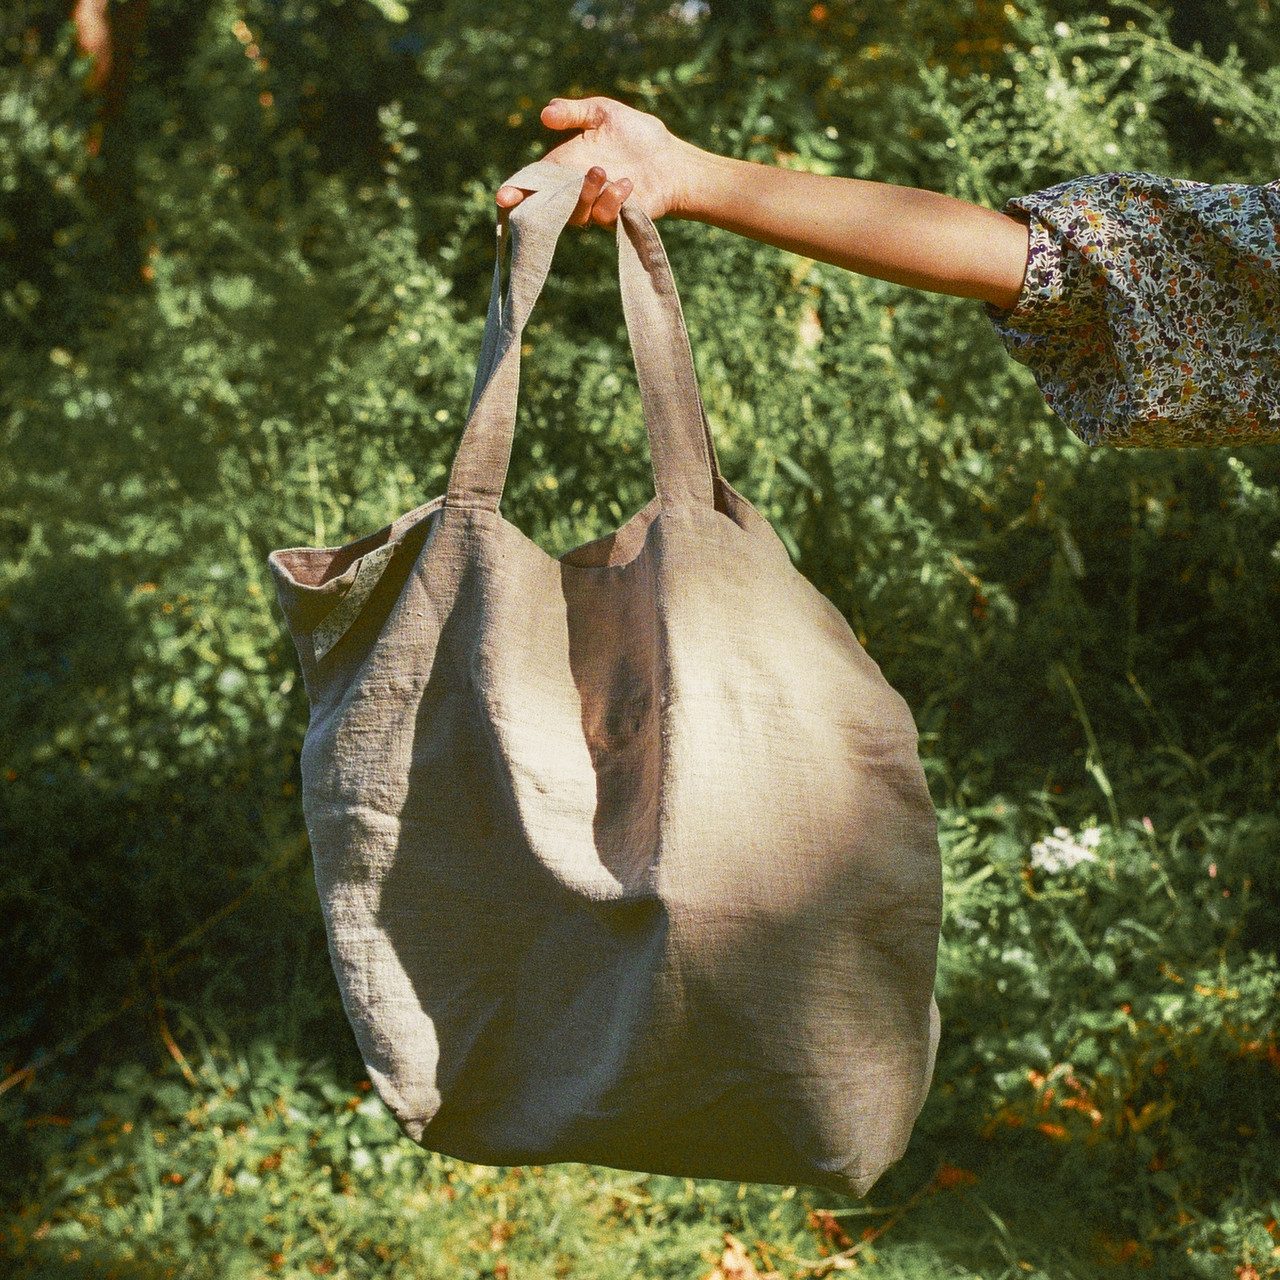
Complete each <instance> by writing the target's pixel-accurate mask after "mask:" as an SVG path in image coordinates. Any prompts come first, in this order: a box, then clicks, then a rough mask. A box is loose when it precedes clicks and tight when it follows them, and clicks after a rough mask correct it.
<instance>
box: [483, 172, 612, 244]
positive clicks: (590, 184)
mask: <svg viewBox="0 0 1280 1280" xmlns="http://www.w3.org/2000/svg"><path fill="white" fill-rule="evenodd" d="M632 187H633V184H632V181H631V179H630V178H619V179H618V181H617V182H610V181H609V180H608V175H607V174H606V173H605V171H604V170H603V169H602V168H601V167H600V166H599V165H593V166H592V167H591V168H590V169H588V170H587V173H586V176H585V177H584V178H583V179H582V190H581V192H580V193H579V195H578V203H577V204H576V205H575V206H574V210H573V213H572V214H571V215H570V216H569V225H570V226H574V227H585V226H587V225H589V224H591V223H595V225H596V226H598V227H605V228H608V229H609V230H612V229H613V227H614V225H615V224H616V223H617V221H618V214H619V212H620V211H621V209H622V206H623V205H624V204H625V203H626V201H627V197H628V196H630V195H631V191H632ZM528 194H529V192H527V191H524V190H522V189H521V188H520V187H511V186H505V187H499V188H498V190H497V192H496V193H495V195H494V200H495V201H496V203H497V205H498V208H499V209H500V210H501V211H502V213H504V214H505V213H509V212H510V211H511V210H512V209H514V208H515V207H516V205H518V204H519V203H520V202H521V201H522V200H523V199H524V198H525V196H527V195H528Z"/></svg>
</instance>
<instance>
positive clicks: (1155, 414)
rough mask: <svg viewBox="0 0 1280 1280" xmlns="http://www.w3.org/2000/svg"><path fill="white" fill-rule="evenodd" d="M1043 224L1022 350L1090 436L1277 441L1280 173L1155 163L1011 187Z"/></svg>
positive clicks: (1030, 269) (1004, 330)
mask: <svg viewBox="0 0 1280 1280" xmlns="http://www.w3.org/2000/svg"><path fill="white" fill-rule="evenodd" d="M1005 212H1006V213H1012V214H1015V215H1021V216H1023V217H1025V218H1027V219H1028V220H1029V223H1030V254H1029V257H1028V260H1027V273H1026V279H1025V280H1024V282H1023V286H1022V292H1021V294H1020V296H1019V298H1018V301H1017V304H1016V305H1015V306H1013V307H1012V308H1009V309H1000V308H998V307H994V306H990V305H988V307H987V314H988V315H989V316H990V318H991V320H992V323H993V324H994V325H995V328H996V331H997V333H999V335H1000V337H1001V339H1002V340H1003V342H1004V344H1005V347H1006V348H1007V350H1008V351H1009V354H1010V355H1011V356H1013V358H1014V359H1015V360H1018V361H1020V362H1021V363H1023V364H1025V365H1027V366H1028V367H1029V368H1030V369H1031V371H1032V373H1033V374H1034V375H1035V378H1036V381H1037V383H1039V385H1040V389H1041V391H1042V392H1043V393H1044V397H1045V399H1046V400H1047V401H1048V402H1049V405H1050V407H1051V408H1052V409H1053V410H1054V411H1055V412H1056V413H1057V414H1058V415H1059V417H1061V418H1062V419H1063V420H1064V421H1065V422H1066V423H1067V425H1068V426H1069V427H1070V428H1071V429H1072V430H1073V431H1074V432H1075V433H1076V434H1077V435H1078V436H1080V438H1081V439H1083V440H1084V441H1085V442H1086V443H1088V444H1111V445H1164V446H1177V445H1223V444H1257V443H1262V442H1267V441H1272V442H1280V182H1273V183H1271V184H1269V185H1267V186H1247V185H1243V184H1231V185H1208V184H1205V183H1200V182H1189V181H1186V180H1184V179H1180V178H1161V177H1156V176H1154V175H1151V174H1145V173H1109V174H1102V175H1099V176H1097V177H1089V178H1077V179H1074V180H1073V181H1071V182H1064V183H1061V184H1059V185H1058V186H1056V187H1050V188H1048V189H1047V190H1044V191H1037V192H1035V193H1034V194H1032V195H1028V196H1020V197H1018V198H1017V199H1014V200H1011V201H1009V203H1008V204H1007V205H1006V206H1005Z"/></svg>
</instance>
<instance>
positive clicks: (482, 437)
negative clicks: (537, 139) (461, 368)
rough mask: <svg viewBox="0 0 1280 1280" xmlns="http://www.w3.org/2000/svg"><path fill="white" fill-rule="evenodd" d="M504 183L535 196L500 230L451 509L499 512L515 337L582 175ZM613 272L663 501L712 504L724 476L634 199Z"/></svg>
mask: <svg viewBox="0 0 1280 1280" xmlns="http://www.w3.org/2000/svg"><path fill="white" fill-rule="evenodd" d="M505 185H508V186H516V187H521V188H522V189H524V190H526V191H532V192H533V194H532V195H530V196H528V197H526V198H525V200H524V201H522V202H521V204H520V205H519V206H517V207H516V208H515V209H513V210H512V211H511V215H510V218H509V225H508V234H507V235H506V236H504V235H503V233H502V230H501V228H499V233H498V253H497V260H496V262H495V264H494V276H493V288H492V290H491V292H490V296H489V311H488V316H487V318H486V321H485V331H484V339H483V341H482V343H481V349H480V360H479V365H478V367H477V369H476V381H475V389H474V391H473V393H472V397H471V408H470V410H469V412H468V417H467V425H466V428H465V430H464V431H463V433H462V439H461V441H460V442H459V445H458V451H457V454H456V455H455V457H454V461H453V469H452V471H451V473H450V476H449V489H448V496H447V498H446V505H447V506H451V507H470V508H476V509H481V510H488V511H497V509H498V504H499V502H500V501H501V499H502V489H503V484H504V482H505V480H506V473H507V466H508V464H509V462H510V459H511V441H512V437H513V434H514V431H515V418H516V400H517V395H518V392H519V386H520V339H521V334H522V333H523V330H524V327H525V325H526V324H527V323H528V320H529V316H530V313H531V312H532V310H533V306H534V303H535V302H536V301H537V299H538V296H539V294H540V293H541V292H542V289H543V286H544V285H545V283H546V279H547V275H548V273H549V271H550V269H551V259H552V256H553V255H554V253H555V247H556V242H557V240H558V239H559V237H560V233H561V232H562V231H563V230H564V228H565V226H566V225H567V224H568V221H569V218H570V216H571V215H572V213H573V210H574V208H575V207H576V205H577V202H578V193H579V192H580V190H581V188H582V175H581V174H580V173H578V172H577V170H575V169H569V168H567V167H565V166H564V165H558V164H551V163H549V162H547V161H539V162H538V163H536V164H531V165H529V166H527V167H526V168H524V169H521V170H520V171H519V172H518V173H516V174H515V175H513V176H512V177H511V178H509V179H508V180H507V183H506V184H505ZM507 239H509V240H510V244H511V266H510V273H509V281H508V285H507V290H506V296H505V298H504V297H503V290H502V281H501V264H502V250H503V246H504V240H507ZM618 277H619V283H620V285H621V290H622V309H623V314H624V316H625V318H626V322H627V332H628V336H629V338H630V341H631V350H632V353H633V356H634V358H635V363H636V373H637V376H638V379H639V382H640V399H641V403H642V406H643V408H644V417H645V426H646V428H647V430H648V433H649V451H650V455H651V457H652V459H653V474H654V488H655V490H656V492H657V494H658V498H659V501H660V502H661V503H662V504H663V505H664V506H670V505H683V504H689V503H694V504H698V505H704V506H711V505H713V503H714V492H715V490H714V479H715V477H716V476H717V475H718V474H719V473H718V469H717V465H716V459H715V452H714V449H713V448H712V445H711V436H710V432H709V430H708V429H707V423H706V415H705V413H704V411H703V407H702V399H701V397H700V396H699V394H698V384H697V379H696V377H695V375H694V369H693V356H692V353H691V351H690V349H689V338H688V335H687V332H686V330H685V326H684V316H683V313H682V312H681V309H680V299H679V297H678V295H677V293H676V289H675V283H674V280H673V279H672V275H671V264H670V263H669V262H668V260H667V255H666V251H665V250H664V249H663V247H662V241H661V240H660V239H659V238H658V232H657V229H656V228H655V227H654V225H653V222H652V220H651V219H650V218H649V217H648V215H647V214H646V213H644V211H643V210H642V209H640V208H639V206H638V205H635V204H633V203H632V202H631V201H629V200H628V201H627V202H626V203H625V204H624V205H623V206H622V213H621V215H620V216H619V218H618Z"/></svg>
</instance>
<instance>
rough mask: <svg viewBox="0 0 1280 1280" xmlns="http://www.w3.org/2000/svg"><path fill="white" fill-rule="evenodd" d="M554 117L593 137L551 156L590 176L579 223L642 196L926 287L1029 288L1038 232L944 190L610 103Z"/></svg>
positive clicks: (590, 101)
mask: <svg viewBox="0 0 1280 1280" xmlns="http://www.w3.org/2000/svg"><path fill="white" fill-rule="evenodd" d="M542 120H543V123H544V124H546V125H547V126H548V127H550V128H553V129H582V130H584V132H583V133H581V134H580V135H578V136H577V137H575V138H571V139H570V140H569V141H568V142H566V143H563V144H562V145H561V146H559V147H556V148H555V149H554V150H553V151H552V152H550V154H549V155H548V156H547V157H546V158H547V159H548V160H551V161H554V162H556V163H559V164H566V165H569V166H570V167H572V168H577V169H581V170H583V171H584V172H585V173H586V178H585V180H584V182H583V191H582V198H581V199H580V200H579V203H578V209H577V210H576V211H575V214H574V218H573V221H574V222H575V223H577V224H578V225H586V224H587V223H588V222H595V223H597V224H599V225H601V226H612V225H613V223H614V221H615V220H616V218H617V216H618V210H619V209H620V208H621V206H622V203H623V201H624V200H625V199H627V197H628V196H634V197H635V198H636V199H637V200H638V201H639V203H640V204H641V205H642V207H643V208H644V209H645V212H647V213H648V214H649V216H650V217H653V218H659V217H662V216H663V215H670V216H672V217H678V218H690V219H693V220H695V221H698V222H706V223H710V224H711V225H713V226H717V227H723V228H725V229H726V230H728V231H734V232H737V233H738V234H740V235H745V236H750V237H751V238H752V239H753V240H762V241H764V242H765V243H766V244H773V245H777V246H778V247H779V248H782V249H789V250H791V251H792V252H793V253H798V254H801V255H803V256H804V257H808V258H817V259H819V260H820V261H822V262H830V263H833V264H834V265H836V266H839V267H844V268H846V269H848V270H850V271H857V272H860V273H861V274H863V275H869V276H876V277H877V278H879V279H881V280H892V281H895V282H896V283H898V284H905V285H910V286H911V287H913V288H916V289H929V290H933V291H934V292H937V293H950V294H955V295H957V296H959V297H962V298H981V299H983V300H984V301H986V302H992V303H995V304H996V305H997V306H1000V307H1011V306H1013V305H1014V303H1015V302H1016V301H1017V299H1018V293H1019V291H1020V290H1021V288H1022V278H1023V274H1024V272H1025V270H1026V263H1027V228H1026V226H1025V224H1024V223H1022V222H1020V221H1018V220H1017V219H1015V218H1011V217H1009V216H1008V215H1006V214H1003V213H997V212H995V211H994V210H991V209H985V208H983V207H982V206H980V205H975V204H970V203H968V202H967V201H965V200H957V199H955V198H954V197H953V196H945V195H940V194H938V193H936V192H932V191H920V190H916V189H915V188H912V187H895V186H891V185H889V184H887V183H880V182H864V181H861V180H859V179H856V178H828V177H823V176H821V175H818V174H812V173H796V172H793V171H791V170H788V169H778V168H773V167H772V166H769V165H763V164H753V163H750V162H748V161H745V160H732V159H729V158H728V157H725V156H718V155H714V154H712V153H711V152H708V151H701V150H699V149H698V148H697V147H694V146H692V145H691V144H690V143H687V142H683V141H681V140H680V139H679V138H676V137H674V136H673V135H672V134H670V133H669V132H668V131H667V129H666V128H665V126H663V125H662V123H661V122H660V121H659V120H657V119H656V118H655V117H653V116H650V115H646V114H645V113H643V112H640V111H635V110H634V109H632V108H631V107H626V106H623V104H621V103H618V102H613V101H611V100H610V99H608V98H586V99H582V100H578V101H570V100H566V99H561V98H557V99H555V100H554V101H553V102H551V103H550V104H549V105H548V106H547V107H546V108H545V110H544V111H543V113H542ZM609 173H613V174H615V175H617V176H616V177H615V179H614V180H613V181H610V180H609V178H608V174H609ZM522 198H523V193H522V192H519V191H517V190H515V189H514V188H511V187H503V188H502V189H501V190H500V191H499V192H498V204H499V205H500V206H502V207H503V208H511V207H513V206H514V205H515V204H518V203H519V201H520V200H521V199H522Z"/></svg>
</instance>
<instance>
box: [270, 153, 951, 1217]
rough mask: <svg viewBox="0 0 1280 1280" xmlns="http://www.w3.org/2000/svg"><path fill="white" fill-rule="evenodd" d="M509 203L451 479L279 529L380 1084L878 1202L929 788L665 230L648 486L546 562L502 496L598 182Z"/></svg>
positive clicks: (446, 1136)
mask: <svg viewBox="0 0 1280 1280" xmlns="http://www.w3.org/2000/svg"><path fill="white" fill-rule="evenodd" d="M510 182H511V183H512V184H514V185H516V186H519V187H524V188H526V189H533V190H535V191H536V194H535V195H533V196H530V197H529V198H528V199H526V200H525V202H524V203H523V204H522V205H520V206H519V208H518V209H516V210H515V211H514V212H513V214H512V216H511V226H510V237H511V240H512V260H511V269H510V290H509V294H508V297H507V299H506V301H505V305H504V302H503V299H502V297H501V294H500V290H499V282H498V278H497V274H496V273H495V279H494V294H493V298H492V300H491V304H490V312H489V323H488V326H487V328H486V330H485V339H484V347H483V350H482V355H481V361H480V369H479V373H478V375H477V380H476V391H475V396H474V399H473V402H472V411H471V414H470V418H469V421H468V423H467V427H466V431H465V433H464V434H463V437H462V441H461V444H460V445H459V447H458V453H457V457H456V458H455V460H454V464H453V472H452V475H451V476H450V479H449V488H448V492H447V494H446V495H445V496H444V497H443V498H437V499H436V500H435V501H433V502H430V503H428V504H427V505H426V506H424V507H419V508H418V509H417V510H416V511H412V512H410V513H409V514H408V515H406V516H403V517H401V518H400V519H399V520H397V521H396V522H395V524H393V525H391V526H389V527H388V528H386V529H383V530H381V531H380V532H378V533H376V534H373V535H371V536H370V537H368V538H365V539H363V540H362V541H359V542H355V543H352V544H350V545H348V546H345V547H340V548H329V549H326V550H293V551H277V552H276V553H275V554H274V555H273V556H272V557H271V567H272V570H273V571H274V574H275V578H276V583H277V586H278V589H279V595H280V602H281V604H282V606H283V608H284V612H285V615H286V617H287V619H288V623H289V628H290V631H291V632H292V634H293V638H294V641H295V643H296V645H297V649H298V654H299V657H300V659H301V662H302V669H303V673H304V675H305V679H306V687H307V692H308V694H309V696H310V699H311V724H310V728H309V729H308V731H307V737H306V745H305V747H304V750H303V756H302V777H303V807H304V809H305V811H306V818H307V827H308V830H309V831H310V834H311V842H312V848H313V850H314V854H315V868H316V884H317V887H318V889H319V893H320V900H321V903H322V904H323V907H324V914H325V921H326V924H327V926H328V932H329V944H330V949H331V952H332V955H333V963H334V968H335V970H336V972H337V976H338V982H339V984H340V986H341V988H342V996H343V1000H344V1002H345V1005H346V1010H347V1013H348V1015H349V1017H350V1019H351V1024H352V1027H353V1028H354V1030H355V1034H356V1039H357V1040H358V1041H359V1045H360V1051H361V1053H362V1054H363V1056H364V1061H365V1063H366V1064H367V1066H368V1069H369V1076H370V1078H371V1079H372V1081H373V1082H374V1084H375V1085H376V1086H377V1088H378V1091H379V1093H380V1094H381V1095H382V1097H383V1098H384V1099H385V1100H386V1102H387V1103H388V1105H389V1106H390V1107H391V1109H392V1110H393V1111H394V1112H395V1114H396V1116H397V1118H398V1119H399V1121H400V1123H401V1125H403V1127H404V1128H405V1130H406V1131H407V1132H408V1133H409V1134H410V1135H411V1136H412V1137H413V1138H414V1139H415V1140H417V1141H418V1142H420V1143H422V1144H423V1145H424V1146H427V1147H430V1148H432V1149H434V1150H437V1151H442V1152H446V1153H448V1154H451V1155H455V1156H459V1157H461V1158H463V1159H466V1160H471V1161H478V1162H482V1163H486V1164H502V1165H510V1164H525V1163H536V1164H544V1163H549V1162H552V1161H557V1160H582V1161H588V1162H591V1163H595V1164H605V1165H614V1166H619V1167H623V1168H631V1169H640V1170H648V1171H652V1172H660V1173H671V1174H680V1175H690V1176H701V1177H711V1178H728V1179H735V1180H739V1179H740V1180H747V1181H758V1182H775V1183H811V1184H814V1185H818V1186H824V1187H830V1188H834V1189H836V1190H839V1191H845V1192H851V1193H854V1194H862V1193H864V1192H865V1191H866V1190H867V1188H868V1187H870V1185H871V1184H872V1182H874V1181H875V1179H876V1177H877V1176H878V1175H879V1174H880V1172H881V1171H882V1170H883V1169H884V1168H885V1167H886V1166H887V1165H889V1164H891V1163H892V1162H893V1161H894V1160H896V1159H897V1158H898V1157H899V1156H900V1155H901V1154H902V1151H903V1149H904V1148H905V1146H906V1143H907V1139H908V1136H909V1135H910V1132H911V1127H912V1124H913V1123H914V1121H915V1118H916V1115H917V1113H918V1112H919V1110H920V1107H921V1105H922V1103H923V1101H924V1097H925V1093H926V1091H927V1089H928V1085H929V1080H930V1077H931V1075H932V1071H933V1056H934V1048H935V1045H936V1038H937V1012H936V1008H935V1007H934V1006H933V1001H932V990H933V979H934V963H935V956H936V948H937V940H938V928H939V917H940V906H941V902H940V895H941V888H940V867H939V858H938V846H937V839H936V829H935V821H934V814H933V809H932V807H931V805H930V802H929V796H928V793H927V791H926V789H925V782H924V776H923V773H922V770H921V768H920V763H919V760H918V758H917V754H916V731H915V726H914V725H913V723H912V720H911V714H910V712H909V711H908V709H907V706H906V704H905V703H904V702H903V700H902V699H901V698H900V697H899V696H898V695H897V694H896V693H895V692H894V691H893V690H892V689H891V688H890V687H889V685H888V684H887V683H886V682H885V680H884V677H883V676H882V675H881V674H880V671H879V669H878V668H877V667H876V665H875V663H874V662H872V661H871V659H870V658H868V657H867V655H866V654H865V653H864V652H863V650H862V648H861V647H860V646H859V645H858V642H857V641H856V640H855V639H854V636H853V634H852V632H851V631H850V630H849V627H848V625H847V624H846V623H845V621H844V619H843V618H842V617H841V616H840V614H839V613H838V612H837V611H836V610H835V608H834V607H833V606H832V605H831V604H829V603H828V602H827V601H826V600H825V599H824V598H823V597H822V596H821V595H819V593H818V592H817V591H816V590H814V588H813V587H812V586H810V584H809V583H808V582H806V581H805V580H804V579H803V578H802V577H801V576H800V575H799V574H798V573H797V572H796V571H795V569H794V568H793V567H792V564H791V561H790V560H789V558H788V556H787V553H786V551H785V549H784V548H783V546H782V544H781V543H780V542H779V540H778V538H777V537H776V536H775V534H774V533H773V531H772V529H771V528H770V527H769V525H768V523H767V522H766V521H765V520H764V519H763V518H762V517H761V516H760V515H758V514H757V513H756V511H755V510H754V509H753V508H752V507H751V506H750V505H749V504H748V503H747V502H746V500H745V499H743V498H742V497H740V496H739V495H738V494H737V493H735V492H734V490H733V489H731V488H730V487H729V485H728V484H726V483H725V481H724V480H723V479H722V478H721V476H720V474H719V472H718V470H717V468H716V460H715V455H714V453H713V451H712V447H711V441H710V436H709V434H708V431H707V426H706V419H705V416H704V414H703V411H702V404H701V400H700V398H699V395H698V389H697V385H696V382H695V379H694V371H693V362H692V358H691V355H690V351H689V344H688V339H687V337H686V335H685V330H684V321H683V317H682V315H681V311H680V304H679V300H678V298H677V296H676V292H675V286H674V284H673V283H672V279H671V271H670V267H669V265H668V262H667V258H666V254H665V253H664V252H663V248H662V244H661V242H660V241H659V239H658V235H657V232H656V231H655V230H654V226H653V223H652V222H651V221H650V220H649V219H648V218H647V217H646V216H645V215H644V213H643V212H641V211H640V210H639V209H637V208H636V207H635V205H634V204H633V203H628V204H627V205H625V206H624V207H623V214H622V217H621V218H620V219H619V231H618V253H619V269H620V276H621V284H622V297H623V304H624V309H625V313H626V319H627V325H628V329H629V331H630V335H631V342H632V347H633V351H634V353H635V359H636V367H637V371H638V374H639V379H640V387H641V393H642V400H643V405H644V412H645V420H646V424H647V426H648V431H649V440H650V446H651V452H652V457H653V472H654V481H655V488H656V491H657V496H656V497H655V498H654V500H653V501H652V502H650V503H649V505H648V506H647V507H645V508H644V509H643V510H642V511H640V512H638V513H637V514H636V515H635V516H633V517H632V518H631V519H630V520H629V521H628V522H627V523H626V524H625V525H623V527H622V528H621V529H619V530H618V531H617V532H616V533H612V534H609V535H608V536H607V537H605V538H601V539H600V540H599V541H597V542H592V543H589V544H587V545H586V546H583V547H580V548H578V550H576V551H574V552H571V553H570V554H569V555H566V556H564V557H563V558H562V559H560V560H555V559H552V558H551V557H550V556H549V555H547V554H546V553H545V552H543V551H542V550H540V549H539V548H538V547H537V546H535V545H534V544H533V543H532V542H530V541H529V539H528V538H526V537H525V536H524V534H522V533H521V532H520V531H519V530H518V529H516V528H515V527H514V526H512V525H510V524H508V523H507V522H506V521H505V520H504V519H503V518H502V516H501V515H500V514H499V512H498V503H499V499H500V498H501V495H502V486H503V480H504V476H505V473H506V468H507V462H508V458H509V456H510V449H511V438H512V430H513V427H514V422H515V409H516V392H517V387H518V381H519V365H520V341H521V331H522V329H523V328H524V325H525V322H526V320H527V319H528V317H529V312H530V310H531V308H532V306H533V303H534V301H535V299H536V298H537V296H538V294H539V292H540V291H541V289H542V285H543V283H544V281H545V279H546V276H547V272H548V270H549V268H550V264H551V256H552V253H553V250H554V248H555V243H556V239H557V237H558V236H559V234H560V231H561V230H562V228H563V227H564V226H565V224H566V222H567V220H568V218H569V215H570V214H571V212H572V210H573V208H574V204H575V202H576V197H577V192H578V190H579V188H580V186H581V182H582V178H581V175H580V174H578V173H576V172H573V171H571V170H568V169H566V168H564V167H562V166H559V165H553V164H548V163H545V162H543V163H539V164H535V165H532V166H530V167H529V168H527V169H524V170H522V171H521V172H520V173H518V174H516V175H515V177H513V178H512V179H510Z"/></svg>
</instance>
